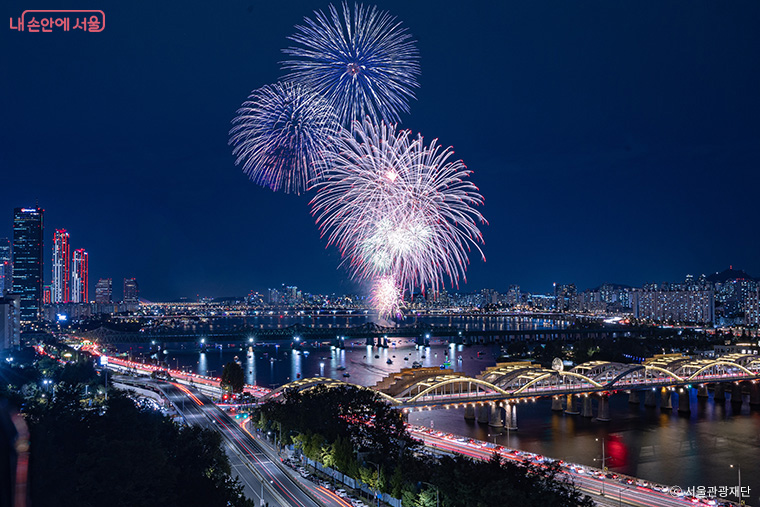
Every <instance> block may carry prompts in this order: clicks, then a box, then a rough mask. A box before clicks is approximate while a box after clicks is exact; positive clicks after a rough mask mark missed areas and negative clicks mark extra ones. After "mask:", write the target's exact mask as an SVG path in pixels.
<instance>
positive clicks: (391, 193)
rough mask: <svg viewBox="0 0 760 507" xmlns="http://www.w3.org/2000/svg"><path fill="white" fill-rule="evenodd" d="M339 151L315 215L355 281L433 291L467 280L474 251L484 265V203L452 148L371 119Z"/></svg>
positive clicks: (348, 136) (340, 144)
mask: <svg viewBox="0 0 760 507" xmlns="http://www.w3.org/2000/svg"><path fill="white" fill-rule="evenodd" d="M337 144H338V146H337V148H336V150H335V152H334V154H333V157H332V158H331V160H330V169H329V170H328V171H327V172H326V173H325V179H324V181H323V182H322V183H320V184H318V185H317V186H316V188H317V194H316V195H315V197H314V198H313V199H312V202H311V204H312V213H313V214H314V216H315V217H316V219H317V224H318V225H319V227H320V230H321V232H322V235H323V236H325V237H326V238H327V242H328V245H336V246H337V247H338V249H339V250H340V251H341V254H342V256H343V257H344V264H346V265H348V267H349V270H350V271H351V273H352V275H353V276H354V277H355V278H357V279H365V280H366V279H377V278H381V277H388V276H390V277H392V279H393V280H394V281H395V285H396V286H398V287H400V288H401V289H402V290H405V289H408V290H410V291H412V290H413V289H414V288H415V287H418V288H421V289H425V288H432V289H434V290H438V288H439V287H440V286H441V285H442V284H443V282H444V279H445V278H448V279H449V280H450V281H451V282H452V284H453V285H455V286H458V283H459V279H460V277H461V278H462V279H465V271H466V267H467V264H468V263H469V258H468V254H469V252H470V249H471V247H474V248H475V249H476V250H477V251H478V252H479V253H480V255H481V257H483V259H485V257H484V256H483V252H482V250H481V249H480V246H479V244H481V243H482V242H483V237H482V234H481V232H480V230H479V228H478V223H479V222H480V223H486V221H485V219H484V218H483V216H482V215H481V213H480V212H479V211H478V210H477V209H476V206H479V205H481V204H482V203H483V198H482V196H481V195H480V194H479V193H478V189H477V187H475V186H474V185H473V184H472V183H471V182H470V181H469V176H470V174H471V171H469V170H468V169H467V168H466V167H465V165H464V164H463V163H462V161H461V160H457V161H451V160H449V159H450V158H451V156H452V155H453V151H452V150H451V148H446V149H442V148H441V146H440V145H438V143H437V141H436V140H434V141H432V142H431V143H430V144H429V145H427V146H426V145H425V143H424V140H423V138H422V136H418V137H417V138H412V136H411V134H410V132H409V131H406V130H402V131H396V129H395V127H394V126H387V125H385V124H381V125H380V126H379V127H377V126H375V125H374V124H373V123H372V122H371V121H370V120H369V119H367V120H365V121H364V122H363V123H361V124H360V123H358V122H357V123H355V124H354V130H353V132H352V133H348V132H344V133H343V134H342V135H341V136H340V138H339V139H338V143H337Z"/></svg>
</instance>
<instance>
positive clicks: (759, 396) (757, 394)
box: [749, 382, 760, 407]
mask: <svg viewBox="0 0 760 507" xmlns="http://www.w3.org/2000/svg"><path fill="white" fill-rule="evenodd" d="M749 404H750V406H751V407H758V406H760V384H758V383H757V382H752V383H751V384H750V385H749Z"/></svg>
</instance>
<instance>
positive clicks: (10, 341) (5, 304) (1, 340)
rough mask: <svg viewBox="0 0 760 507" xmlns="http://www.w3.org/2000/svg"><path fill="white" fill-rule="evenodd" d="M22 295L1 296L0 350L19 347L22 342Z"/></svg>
mask: <svg viewBox="0 0 760 507" xmlns="http://www.w3.org/2000/svg"><path fill="white" fill-rule="evenodd" d="M20 321H21V296H20V295H18V294H12V295H9V296H7V297H4V298H0V350H7V349H10V348H14V347H18V346H19V345H20V343H21V326H20V324H21V322H20Z"/></svg>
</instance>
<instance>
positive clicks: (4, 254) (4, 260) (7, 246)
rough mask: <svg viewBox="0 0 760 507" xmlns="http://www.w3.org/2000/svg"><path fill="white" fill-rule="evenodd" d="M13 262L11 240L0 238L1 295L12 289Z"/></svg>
mask: <svg viewBox="0 0 760 507" xmlns="http://www.w3.org/2000/svg"><path fill="white" fill-rule="evenodd" d="M12 266H13V264H11V242H10V241H8V238H0V297H3V296H4V295H6V294H7V293H9V292H10V291H11V288H12V286H13V273H12Z"/></svg>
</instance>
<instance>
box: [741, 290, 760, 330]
mask: <svg viewBox="0 0 760 507" xmlns="http://www.w3.org/2000/svg"><path fill="white" fill-rule="evenodd" d="M744 323H745V324H746V325H748V326H755V327H757V326H760V288H758V289H755V290H754V291H753V292H750V293H749V294H747V298H746V300H745V302H744Z"/></svg>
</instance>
